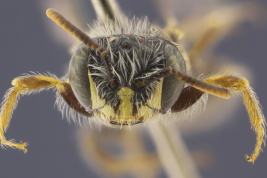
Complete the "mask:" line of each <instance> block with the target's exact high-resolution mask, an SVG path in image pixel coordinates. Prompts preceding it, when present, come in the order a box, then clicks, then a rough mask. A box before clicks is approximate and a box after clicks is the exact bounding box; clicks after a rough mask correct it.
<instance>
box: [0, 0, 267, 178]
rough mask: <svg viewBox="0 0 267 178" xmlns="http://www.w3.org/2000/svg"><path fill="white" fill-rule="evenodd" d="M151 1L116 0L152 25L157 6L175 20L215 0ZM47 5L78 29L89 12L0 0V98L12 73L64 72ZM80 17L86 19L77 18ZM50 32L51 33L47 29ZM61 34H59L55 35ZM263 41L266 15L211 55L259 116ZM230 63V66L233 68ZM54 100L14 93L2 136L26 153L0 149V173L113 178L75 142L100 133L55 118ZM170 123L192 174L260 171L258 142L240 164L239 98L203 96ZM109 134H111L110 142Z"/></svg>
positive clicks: (61, 45)
mask: <svg viewBox="0 0 267 178" xmlns="http://www.w3.org/2000/svg"><path fill="white" fill-rule="evenodd" d="M158 2H159V1H153V0H143V1H130V0H123V1H122V0H118V3H119V4H120V5H121V9H122V10H123V11H124V13H125V14H126V15H127V16H128V17H132V16H134V15H135V16H136V17H143V16H148V18H149V20H150V21H151V22H152V23H156V24H157V25H159V26H160V25H163V20H164V19H163V18H162V17H164V15H162V13H163V12H164V11H166V12H168V11H173V12H174V16H177V18H182V19H183V18H185V17H186V15H187V13H188V14H190V13H193V12H196V11H198V10H200V11H203V12H205V11H211V10H216V8H218V4H216V3H218V2H217V1H209V0H203V1H201V2H200V1H196V0H190V1H186V2H187V3H184V2H185V1H182V0H179V1H178V0H177V1H175V3H174V6H171V8H172V9H168V8H167V7H165V6H163V5H159V4H157V3H158ZM224 2H225V3H226V2H227V3H231V2H232V1H224ZM240 2H245V1H240ZM250 2H258V3H261V4H262V6H265V7H267V1H266V0H257V1H256V0H251V1H250ZM50 7H51V8H54V9H57V10H58V11H59V12H61V13H62V14H63V15H64V16H66V17H67V19H70V21H71V22H73V23H74V24H76V25H77V26H78V27H80V28H82V29H87V26H86V24H92V23H93V19H95V18H96V15H95V12H94V9H93V8H92V5H91V3H90V1H89V0H79V1H75V2H73V1H67V0H54V1H51V2H50V1H45V2H44V1H36V0H35V1H33V0H28V1H15V0H0V27H1V28H0V81H1V85H0V95H2V96H4V93H5V92H6V90H7V89H8V88H10V87H11V84H10V83H11V81H12V79H14V78H15V77H17V76H19V75H21V74H23V73H28V72H29V71H34V72H36V71H38V72H40V73H45V72H47V71H49V72H51V73H53V74H56V75H57V76H59V77H60V76H63V75H65V74H66V72H67V67H68V62H69V60H70V57H71V55H70V54H69V48H70V47H71V45H72V44H73V43H74V40H73V39H72V37H70V36H69V35H68V34H66V33H65V32H64V33H63V31H62V30H61V29H59V28H58V27H57V26H56V25H55V24H53V23H51V22H50V21H49V19H47V17H46V15H45V10H46V9H47V8H50ZM165 8H166V9H165ZM212 8H214V9H212ZM251 9H253V7H251ZM249 12H250V11H249V10H248V13H249ZM75 14H76V16H75ZM263 14H264V13H263ZM81 17H86V18H83V19H81ZM53 30H56V31H57V30H59V31H58V32H55V33H54V32H53ZM196 30H197V28H196ZM61 32H62V34H61V36H60V35H59V34H58V35H57V33H61ZM266 46H267V23H266V20H265V21H264V20H262V21H261V22H260V23H245V24H244V25H242V28H239V29H238V30H237V31H235V32H234V35H232V36H229V37H226V38H224V39H223V40H222V41H221V42H220V43H219V44H218V45H217V46H216V48H215V49H214V51H213V53H214V54H216V55H217V56H218V59H216V60H218V64H220V63H222V64H227V65H229V70H232V71H234V70H235V68H236V73H239V72H240V73H241V74H242V75H244V76H245V77H248V78H250V80H251V85H252V87H253V88H254V89H255V92H256V93H257V96H258V97H259V100H260V103H261V105H262V107H263V112H264V114H265V115H267V113H266V108H267V99H266V94H264V93H265V92H266V88H267V84H266V82H265V78H266V76H267V71H266V65H267V62H266V60H267V50H266ZM205 62H209V61H205V60H204V59H203V63H205ZM218 64H217V65H218ZM231 64H232V65H231ZM230 66H233V69H232V68H231V67H230ZM230 68H231V69H230ZM211 71H213V72H215V71H214V70H211ZM205 74H208V73H205ZM54 103H55V93H54V92H52V90H51V91H48V92H47V91H45V92H41V93H38V94H34V95H30V96H24V97H22V98H21V99H20V101H19V104H18V107H17V109H16V110H15V112H14V115H13V119H12V121H11V124H10V128H9V129H8V131H7V133H6V138H7V139H15V140H16V141H20V140H24V141H26V142H29V146H28V150H29V152H28V153H27V154H26V155H25V154H24V153H23V152H21V151H18V150H13V149H10V148H8V149H6V150H4V149H1V150H0V177H1V178H15V177H21V178H28V177H38V178H47V177H64V178H72V177H96V178H98V177H119V176H115V175H114V176H113V175H112V174H110V175H105V174H104V173H103V172H105V167H101V165H102V164H100V163H99V164H97V163H98V162H97V161H96V162H94V161H95V160H97V159H100V158H98V157H94V156H93V155H90V153H86V151H85V150H86V148H85V146H84V147H83V141H82V140H83V139H84V138H85V139H86V138H87V137H86V135H87V134H89V135H90V137H88V139H93V136H96V137H97V136H98V135H99V134H100V132H99V131H98V129H93V128H89V129H91V130H92V131H78V130H79V127H78V126H76V125H75V124H73V123H71V124H69V123H68V122H67V121H66V119H64V118H63V119H62V115H61V113H60V112H58V111H57V109H55V104H54ZM211 108H212V109H211ZM201 119H203V120H201ZM177 120H179V119H177ZM173 123H174V122H172V124H173ZM175 125H177V129H179V131H180V134H181V136H182V138H183V140H184V142H185V146H186V147H187V151H188V152H189V154H190V155H191V157H192V160H193V161H194V163H195V166H196V167H197V168H198V171H199V175H200V177H203V178H214V177H216V178H225V177H227V178H236V177H242V178H250V177H255V178H262V177H266V174H267V170H266V163H267V154H266V152H267V151H266V148H265V149H264V152H263V153H262V154H260V156H259V158H258V159H257V160H256V162H255V163H254V164H251V163H248V162H247V161H246V160H245V158H244V155H245V154H250V153H251V152H252V151H253V149H254V144H255V134H254V132H253V131H252V130H251V128H250V123H249V120H248V116H247V113H246V110H245V108H244V107H243V105H242V100H241V97H239V98H237V97H235V98H233V99H230V100H225V101H218V102H217V100H213V99H212V98H211V102H208V104H207V108H206V111H205V112H204V113H203V115H200V116H199V117H197V118H195V119H190V121H189V120H183V121H180V122H175ZM134 127H135V126H134ZM139 127H140V126H138V129H139ZM141 127H142V126H141ZM144 127H145V128H140V129H141V131H140V133H141V134H140V135H141V136H140V137H141V138H144V140H143V141H141V143H142V144H144V145H145V146H146V147H148V150H152V152H153V150H154V151H155V148H154V144H153V141H152V140H151V138H150V136H149V133H148V131H146V127H148V126H144ZM133 130H134V129H133ZM118 131H119V132H120V130H118ZM118 131H115V132H116V133H117V132H118ZM121 131H124V130H121ZM89 132H90V133H89ZM91 132H94V133H91ZM103 132H104V133H105V132H106V131H105V129H103V130H102V132H101V133H103ZM134 132H136V130H134ZM77 133H78V134H77ZM107 133H109V131H107ZM137 133H138V131H137ZM91 137H92V138H91ZM110 137H112V136H110ZM108 138H109V137H108ZM114 138H117V137H114ZM114 138H113V137H112V138H111V139H113V140H112V141H114V143H116V142H117V141H116V140H115V139H114ZM88 139H87V141H88ZM99 139H103V138H102V137H101V138H99ZM133 139H135V138H133ZM135 140H136V139H135ZM137 140H138V139H137ZM90 141H91V140H89V141H88V142H90ZM109 141H110V140H109ZM84 142H86V141H84ZM103 142H105V140H104V141H103ZM91 143H93V141H92V142H91ZM105 144H109V143H105ZM111 144H112V143H111ZM81 150H82V151H81ZM115 152H116V151H115ZM87 154H89V155H87ZM155 162H158V159H155ZM88 163H89V164H88ZM94 163H96V164H94ZM111 164H112V163H111ZM137 164H138V162H137ZM89 165H90V166H89ZM156 168H157V170H159V173H157V174H155V175H157V176H158V177H167V174H166V173H164V172H163V171H161V170H162V168H161V166H160V165H157V164H155V167H154V168H153V169H156ZM95 169H98V171H96V170H95ZM99 170H100V171H99ZM101 172H102V173H101ZM124 177H125V176H124ZM128 177H130V176H128Z"/></svg>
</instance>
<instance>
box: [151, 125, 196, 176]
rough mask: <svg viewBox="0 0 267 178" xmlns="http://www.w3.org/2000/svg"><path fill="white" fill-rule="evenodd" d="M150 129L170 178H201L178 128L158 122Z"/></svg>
mask: <svg viewBox="0 0 267 178" xmlns="http://www.w3.org/2000/svg"><path fill="white" fill-rule="evenodd" d="M148 128H149V132H150V134H151V136H152V138H153V140H154V144H155V145H156V147H157V152H158V154H159V157H160V160H161V162H162V164H163V167H164V169H165V171H166V173H167V175H168V177H170V178H177V177H179V178H200V175H199V173H198V171H197V168H196V166H195V164H194V161H193V160H192V158H191V156H190V153H189V152H188V149H187V147H186V145H185V143H184V141H183V139H182V138H181V136H180V134H179V132H178V131H177V127H175V126H173V125H168V126H165V125H163V124H162V123H161V122H157V123H153V124H151V125H150V126H149V127H148Z"/></svg>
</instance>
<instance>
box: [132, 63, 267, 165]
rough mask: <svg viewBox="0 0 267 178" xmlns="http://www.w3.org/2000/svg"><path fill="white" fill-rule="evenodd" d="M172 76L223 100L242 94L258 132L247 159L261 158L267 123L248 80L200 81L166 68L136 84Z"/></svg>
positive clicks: (218, 77) (226, 77)
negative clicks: (253, 146)
mask: <svg viewBox="0 0 267 178" xmlns="http://www.w3.org/2000/svg"><path fill="white" fill-rule="evenodd" d="M170 75H174V76H176V77H177V78H178V79H180V80H181V81H183V82H184V83H187V84H188V85H190V86H191V87H194V88H196V89H198V90H200V91H202V92H205V93H208V94H212V95H214V96H218V97H221V98H225V99H228V98H230V96H231V92H234V93H239V92H241V93H242V96H243V102H244V105H245V107H246V109H247V112H248V115H249V118H250V123H251V126H252V129H253V130H255V132H256V139H257V140H256V145H255V149H254V152H253V153H252V155H251V156H248V155H246V156H245V157H246V159H247V161H249V162H254V161H255V160H256V158H257V157H258V156H259V153H260V151H261V147H262V145H263V143H264V141H265V138H266V133H265V127H266V121H265V118H264V116H263V114H262V111H261V107H260V104H259V101H258V100H257V96H256V94H255V93H254V91H253V90H252V88H251V87H250V86H249V82H248V80H247V79H245V78H242V77H237V76H233V75H216V76H213V77H209V78H206V79H204V80H198V79H195V78H193V77H190V76H188V75H186V74H183V73H181V72H179V71H177V70H175V69H172V68H166V69H162V70H161V71H159V72H157V73H155V74H153V75H150V76H149V77H138V78H137V79H136V80H135V82H136V83H137V85H138V84H139V83H145V84H147V83H149V82H150V81H152V80H156V79H159V78H162V77H166V76H170Z"/></svg>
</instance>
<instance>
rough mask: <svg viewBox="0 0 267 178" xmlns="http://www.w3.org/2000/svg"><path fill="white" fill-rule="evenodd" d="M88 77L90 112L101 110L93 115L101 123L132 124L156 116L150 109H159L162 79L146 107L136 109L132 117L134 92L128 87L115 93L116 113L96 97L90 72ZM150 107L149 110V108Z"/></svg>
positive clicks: (96, 92) (96, 93)
mask: <svg viewBox="0 0 267 178" xmlns="http://www.w3.org/2000/svg"><path fill="white" fill-rule="evenodd" d="M88 77H89V83H90V90H91V100H92V110H94V109H97V108H101V109H100V110H99V111H98V112H95V113H94V114H95V115H96V116H98V117H99V119H101V120H103V121H107V122H110V121H115V122H117V123H119V124H128V125H130V124H133V123H136V122H138V121H140V120H141V119H142V120H146V119H148V118H150V117H153V116H155V115H157V114H158V112H154V111H153V110H152V109H151V108H155V109H161V94H162V84H163V79H160V81H159V83H158V85H157V87H156V88H155V91H154V94H153V95H152V97H151V98H150V99H147V100H146V104H147V105H148V106H149V107H148V106H146V105H143V106H141V107H139V108H138V110H137V113H136V114H135V115H133V107H134V106H133V105H134V104H135V105H136V106H138V103H137V102H136V103H133V96H134V91H133V90H132V89H130V88H128V87H123V88H121V89H120V90H119V91H118V92H117V96H118V97H119V99H120V105H119V107H118V112H117V113H115V110H114V108H113V107H111V106H110V105H108V104H106V100H105V99H101V98H100V97H99V95H98V91H97V88H96V85H95V83H94V81H93V78H92V76H91V75H90V71H89V70H88ZM150 107H151V108H150Z"/></svg>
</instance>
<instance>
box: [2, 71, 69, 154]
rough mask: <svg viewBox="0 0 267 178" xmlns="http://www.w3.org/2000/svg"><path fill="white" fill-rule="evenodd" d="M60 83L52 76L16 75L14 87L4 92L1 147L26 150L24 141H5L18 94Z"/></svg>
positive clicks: (13, 82)
mask: <svg viewBox="0 0 267 178" xmlns="http://www.w3.org/2000/svg"><path fill="white" fill-rule="evenodd" d="M62 83H64V82H61V81H59V80H58V79H55V78H52V77H47V76H35V75H32V76H30V75H28V76H23V77H18V78H15V79H14V80H13V81H12V85H13V86H14V87H12V88H10V89H9V90H8V92H7V93H6V95H5V99H4V101H3V103H2V107H1V113H0V142H1V146H2V147H5V146H9V147H12V148H17V149H20V150H22V151H24V153H26V152H27V151H28V150H27V148H26V147H27V143H26V142H24V141H21V143H16V142H15V141H14V140H9V141H7V140H6V138H5V135H4V133H5V132H6V131H7V128H8V126H9V124H10V120H11V117H12V114H13V111H14V109H15V108H16V105H17V102H18V97H19V95H24V94H30V93H31V92H33V91H38V90H39V89H43V88H49V87H54V86H57V87H59V86H60V85H61V84H62Z"/></svg>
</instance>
